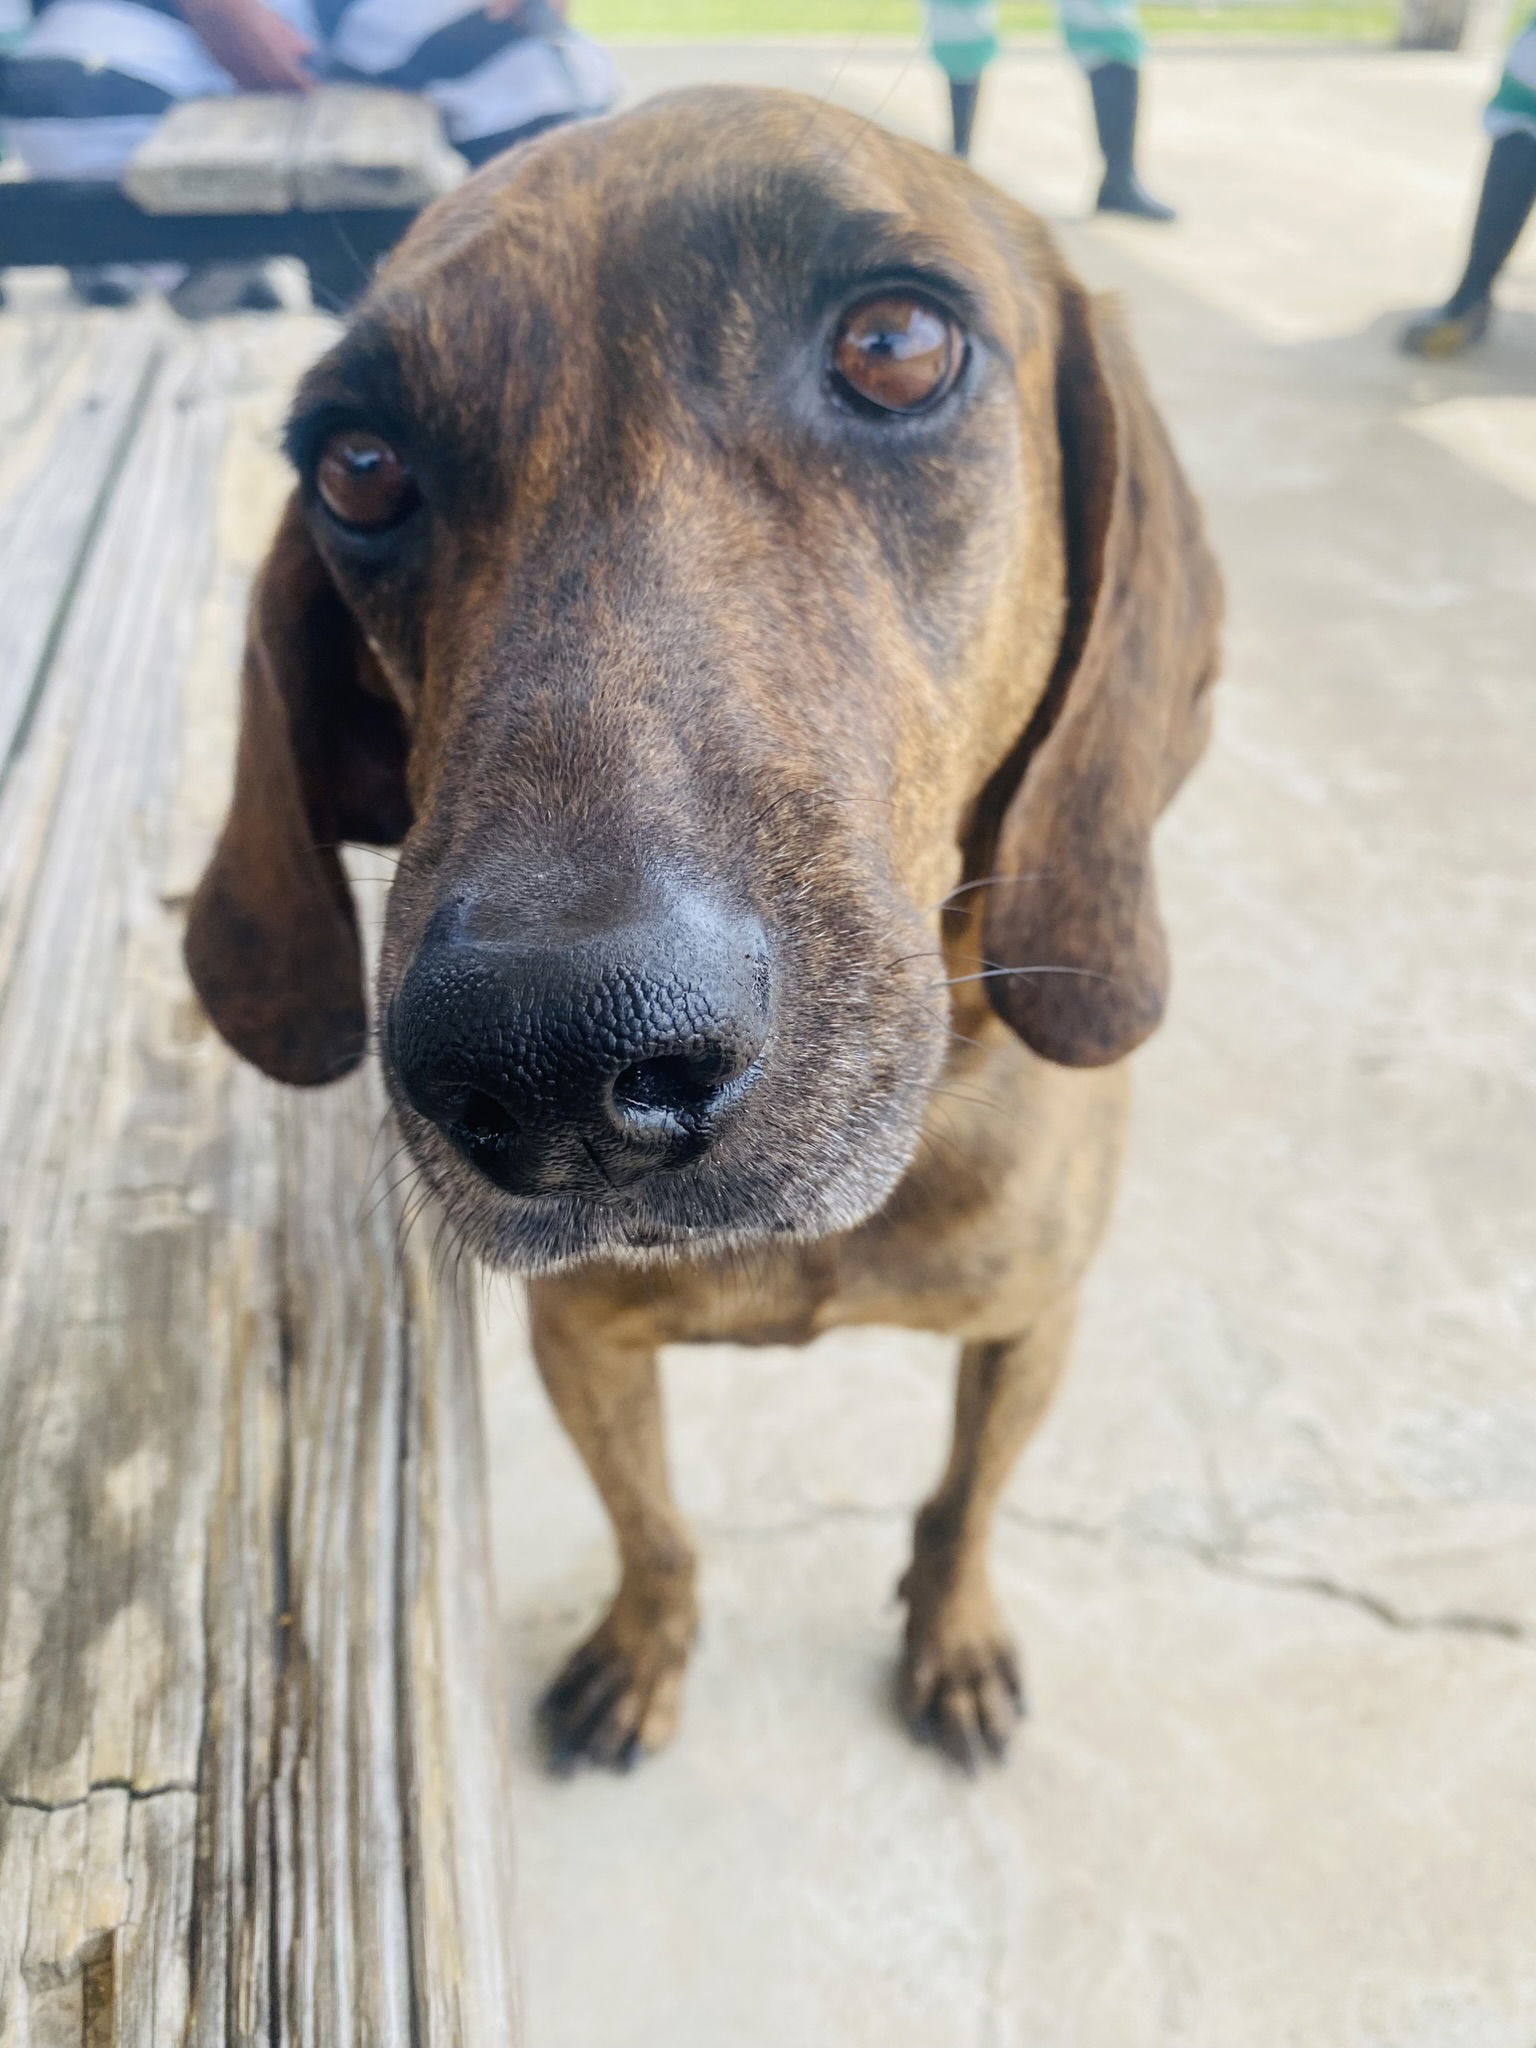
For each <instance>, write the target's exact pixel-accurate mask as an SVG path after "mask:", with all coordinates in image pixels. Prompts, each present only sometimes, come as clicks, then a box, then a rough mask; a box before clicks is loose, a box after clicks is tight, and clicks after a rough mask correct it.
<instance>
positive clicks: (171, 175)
mask: <svg viewBox="0 0 1536 2048" xmlns="http://www.w3.org/2000/svg"><path fill="white" fill-rule="evenodd" d="M304 104H305V103H304V100H303V98H302V97H301V96H300V95H299V94H297V93H276V92H242V93H231V94H228V95H226V96H224V97H222V98H216V99H202V100H183V101H181V103H180V104H179V105H177V106H174V107H172V108H170V109H169V111H168V112H167V113H166V114H165V115H164V116H163V117H162V118H161V120H160V121H159V123H158V124H157V126H156V128H155V130H154V133H153V134H152V135H151V136H150V137H149V138H148V140H147V141H145V142H143V143H141V144H140V145H139V148H138V149H137V150H136V151H135V153H134V155H133V157H132V159H131V161H130V162H129V164H128V167H127V169H126V170H125V171H124V173H123V178H122V185H123V190H124V191H125V192H126V193H127V194H128V196H129V198H130V199H132V200H133V201H134V202H135V203H136V204H137V205H139V206H142V207H143V209H144V211H145V212H146V213H286V212H287V210H288V208H289V207H290V206H292V204H293V189H294V187H293V156H294V145H295V141H296V138H297V136H298V132H299V127H300V123H301V121H302V120H303V116H304Z"/></svg>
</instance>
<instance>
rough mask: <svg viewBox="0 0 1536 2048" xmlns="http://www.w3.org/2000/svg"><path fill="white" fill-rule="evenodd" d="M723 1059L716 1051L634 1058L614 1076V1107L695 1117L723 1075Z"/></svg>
mask: <svg viewBox="0 0 1536 2048" xmlns="http://www.w3.org/2000/svg"><path fill="white" fill-rule="evenodd" d="M725 1066H726V1062H725V1061H724V1059H722V1058H721V1056H720V1055H719V1054H718V1053H708V1054H703V1055H701V1056H699V1057H697V1058H689V1056H688V1055H687V1054H685V1053H660V1054H658V1055H657V1056H656V1058H655V1059H649V1060H636V1061H635V1062H634V1063H633V1065H631V1066H627V1067H625V1069H624V1070H623V1072H622V1073H621V1074H619V1075H617V1076H616V1077H615V1080H614V1083H613V1100H614V1106H615V1107H616V1108H617V1109H619V1110H621V1111H622V1110H640V1111H645V1110H652V1111H654V1110H664V1111H670V1112H671V1114H672V1115H674V1116H698V1115H700V1114H701V1113H702V1112H703V1111H704V1110H706V1109H708V1108H709V1106H710V1104H711V1103H712V1102H713V1101H714V1098H715V1096H716V1095H717V1094H718V1093H719V1090H720V1084H721V1082H722V1080H723V1079H724V1078H725Z"/></svg>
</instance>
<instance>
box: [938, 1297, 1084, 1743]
mask: <svg viewBox="0 0 1536 2048" xmlns="http://www.w3.org/2000/svg"><path fill="white" fill-rule="evenodd" d="M1075 1311H1076V1299H1075V1297H1074V1296H1073V1295H1070V1294H1069V1295H1067V1296H1066V1297H1064V1298H1063V1299H1062V1300H1061V1301H1059V1302H1057V1303H1056V1304H1055V1305H1054V1306H1053V1307H1051V1308H1050V1309H1049V1310H1047V1311H1046V1313H1045V1314H1044V1315H1043V1316H1041V1317H1040V1319H1039V1320H1038V1321H1037V1322H1036V1323H1035V1325H1034V1326H1033V1328H1032V1329H1030V1330H1028V1331H1026V1332H1025V1334H1024V1335H1023V1336H1020V1337H1010V1338H1004V1339H1002V1340H1000V1341H997V1342H993V1343H985V1344H967V1345H966V1347H965V1349H964V1350H963V1351H962V1353H961V1355H960V1377H959V1383H958V1385H957V1388H956V1392H955V1433H954V1440H953V1443H952V1444H951V1447H950V1453H949V1465H948V1467H947V1469H946V1471H945V1473H944V1477H943V1479H942V1480H941V1481H940V1484H939V1487H938V1490H937V1492H936V1493H935V1494H934V1495H933V1497H932V1499H931V1500H929V1501H928V1503H927V1504H926V1506H925V1507H924V1508H923V1510H922V1512H921V1513H920V1514H919V1516H918V1518H917V1533H916V1541H915V1543H914V1546H913V1553H912V1563H911V1566H910V1568H909V1570H908V1572H907V1575H906V1577H905V1578H904V1579H903V1580H902V1582H901V1596H902V1598H903V1599H904V1600H905V1601H906V1603H907V1633H906V1650H905V1654H904V1656H903V1659H902V1668H901V1704H902V1710H903V1712H904V1713H905V1714H906V1717H907V1721H908V1724H909V1725H910V1727H911V1728H912V1730H913V1733H914V1734H916V1735H917V1736H919V1737H920V1738H921V1739H922V1740H923V1741H927V1742H935V1743H937V1744H938V1745H939V1747H940V1748H941V1749H943V1750H944V1751H945V1753H946V1754H947V1755H949V1756H951V1757H953V1758H954V1759H955V1761H956V1762H957V1763H960V1764H963V1765H964V1766H965V1767H966V1768H967V1769H971V1768H973V1767H974V1766H975V1764H976V1763H977V1762H979V1761H980V1759H981V1757H982V1756H983V1755H986V1754H990V1755H992V1756H997V1757H1000V1756H1001V1755H1002V1754H1003V1752H1004V1750H1005V1749H1006V1748H1007V1745H1008V1738H1009V1736H1010V1735H1011V1734H1012V1732H1013V1728H1014V1725H1015V1723H1016V1722H1017V1721H1018V1720H1019V1718H1020V1717H1021V1715H1022V1714H1023V1712H1024V1688H1023V1684H1022V1681H1021V1679H1020V1675H1019V1661H1018V1653H1017V1651H1016V1649H1015V1647H1014V1644H1013V1639H1012V1637H1011V1636H1010V1635H1009V1633H1008V1630H1007V1628H1006V1626H1005V1624H1004V1622H1003V1619H1002V1616H1001V1614H1000V1613H999V1611H998V1606H997V1601H996V1599H995V1598H994V1596H993V1592H992V1582H991V1576H990V1574H989V1572H988V1569H987V1542H988V1537H989V1535H990V1532H991V1527H992V1517H993V1514H994V1512H995V1510H996V1507H997V1502H998V1498H999V1496H1000V1495H1001V1493H1002V1490H1003V1487H1004V1485H1005V1484H1006V1483H1007V1479H1008V1475H1009V1473H1010V1472H1011V1471H1012V1469H1013V1466H1014V1462H1015V1460H1016V1459H1017V1458H1018V1455H1019V1453H1020V1451H1021V1450H1022V1449H1023V1448H1024V1445H1025V1444H1026V1443H1027V1442H1028V1440H1029V1438H1030V1436H1031V1435H1032V1434H1033V1432H1034V1430H1035V1427H1036V1425H1037V1423H1038V1422H1039V1421H1040V1418H1041V1417H1042V1416H1043V1415H1044V1413H1045V1411H1046V1409H1047V1408H1048V1407H1049V1405H1050V1400H1051V1396H1052V1394H1053V1393H1054V1391H1055V1388H1056V1384H1057V1382H1058V1380H1059V1379H1060V1377H1061V1372H1062V1367H1063V1366H1064V1365H1065V1363H1066V1358H1067V1350H1068V1346H1069V1345H1070V1343H1071V1338H1072V1324H1073V1318H1074V1314H1075Z"/></svg>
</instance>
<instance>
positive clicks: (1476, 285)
mask: <svg viewBox="0 0 1536 2048" xmlns="http://www.w3.org/2000/svg"><path fill="white" fill-rule="evenodd" d="M1533 202H1536V136H1533V135H1527V134H1526V133H1525V132H1524V131H1523V130H1521V131H1519V132H1517V133H1515V134H1513V135H1501V136H1500V137H1499V138H1498V140H1497V141H1496V142H1495V143H1494V145H1493V147H1492V149H1490V150H1489V152H1488V168H1487V170H1486V171H1485V172H1484V173H1483V189H1482V193H1481V196H1480V197H1479V199H1478V202H1477V218H1476V220H1474V221H1473V223H1472V246H1471V248H1470V249H1469V250H1468V251H1467V267H1466V269H1465V270H1464V271H1463V272H1462V274H1461V282H1460V284H1458V285H1457V287H1456V289H1455V291H1453V292H1452V293H1451V296H1450V297H1449V298H1448V299H1447V300H1446V302H1445V304H1444V305H1443V306H1436V307H1435V308H1434V309H1433V310H1432V311H1431V312H1428V313H1419V314H1416V315H1415V316H1414V318H1413V319H1412V320H1410V321H1409V323H1408V325H1407V326H1406V327H1405V328H1404V330H1403V337H1402V342H1403V347H1404V348H1405V349H1406V350H1407V351H1408V353H1409V354H1410V355H1415V356H1432V357H1440V358H1443V357H1446V356H1459V355H1460V354H1461V352H1462V350H1463V349H1465V348H1470V347H1471V346H1472V344H1473V343H1474V342H1477V341H1481V340H1482V338H1483V336H1484V335H1485V334H1486V333H1487V331H1488V320H1489V316H1490V314H1491V313H1492V311H1493V283H1494V279H1495V278H1496V277H1497V276H1498V274H1499V272H1500V271H1501V270H1502V269H1503V268H1504V265H1505V264H1506V263H1507V262H1508V261H1509V258H1510V255H1511V253H1512V251H1513V249H1514V246H1515V244H1516V242H1518V241H1519V239H1520V233H1521V230H1522V229H1523V228H1524V226H1525V224H1526V221H1527V220H1528V219H1529V218H1530V212H1531V206H1532V204H1533Z"/></svg>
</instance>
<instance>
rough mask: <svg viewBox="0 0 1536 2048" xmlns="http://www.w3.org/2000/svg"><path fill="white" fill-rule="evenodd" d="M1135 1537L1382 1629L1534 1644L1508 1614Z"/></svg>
mask: <svg viewBox="0 0 1536 2048" xmlns="http://www.w3.org/2000/svg"><path fill="white" fill-rule="evenodd" d="M1001 1513H1002V1515H1003V1517H1004V1519H1005V1520H1007V1521H1010V1522H1012V1523H1014V1524H1015V1525H1016V1526H1017V1527H1019V1528H1023V1529H1029V1530H1031V1531H1032V1532H1033V1533H1034V1534H1036V1535H1039V1536H1063V1537H1067V1538H1069V1539H1071V1540H1072V1541H1074V1542H1079V1543H1097V1544H1107V1543H1110V1542H1113V1541H1114V1540H1116V1539H1117V1538H1121V1539H1126V1540H1129V1539H1128V1537H1127V1531H1126V1530H1125V1529H1124V1528H1123V1527H1117V1526H1116V1525H1114V1524H1113V1523H1103V1524H1101V1523H1094V1522H1082V1521H1074V1520H1072V1519H1070V1518H1069V1517H1066V1516H1060V1515H1035V1514H1031V1513H1030V1512H1029V1511H1028V1510H1027V1509H1024V1508H1016V1507H1008V1506H1004V1507H1003V1509H1002V1510H1001ZM1134 1540H1135V1541H1136V1542H1138V1543H1139V1544H1141V1546H1142V1547H1143V1548H1144V1549H1146V1550H1147V1551H1149V1552H1150V1551H1162V1552H1163V1553H1164V1554H1166V1555H1169V1556H1175V1557H1185V1558H1189V1559H1191V1560H1192V1561H1193V1562H1194V1563H1196V1564H1199V1565H1203V1566H1204V1567H1205V1568H1206V1570H1207V1571H1213V1572H1220V1573H1222V1574H1223V1575H1224V1576H1225V1577H1227V1578H1233V1579H1241V1580H1242V1581H1243V1583H1244V1584H1245V1585H1249V1586H1264V1587H1267V1588H1268V1589H1269V1590H1270V1591H1271V1592H1275V1593H1301V1594H1309V1595H1311V1596H1312V1597H1314V1598H1316V1599H1320V1600H1335V1601H1338V1602H1339V1603H1340V1604H1341V1605H1343V1606H1346V1607H1353V1608H1354V1609H1355V1611H1356V1612H1357V1613H1359V1614H1365V1615H1369V1616H1370V1618H1371V1619H1372V1620H1373V1621H1377V1622H1380V1623H1381V1625H1382V1627H1383V1628H1392V1629H1398V1630H1400V1631H1401V1632H1402V1633H1403V1634H1405V1635H1465V1636H1486V1637H1490V1638H1492V1639H1493V1640H1495V1641H1498V1642H1507V1643H1524V1644H1527V1645H1530V1644H1536V1629H1532V1628H1529V1627H1527V1626H1526V1625H1525V1624H1523V1623H1521V1622H1518V1621H1512V1620H1510V1619H1509V1617H1508V1616H1506V1615H1501V1614H1475V1613H1468V1612H1464V1611H1460V1610H1452V1611H1450V1612H1448V1613H1443V1614H1412V1613H1409V1612H1408V1611H1407V1610H1406V1609H1404V1608H1401V1607H1398V1606H1395V1605H1394V1604H1393V1603H1392V1602H1391V1601H1390V1600H1384V1599H1382V1597H1381V1596H1380V1594H1378V1593H1371V1592H1367V1591H1366V1590H1365V1588H1364V1587H1362V1586H1348V1585H1345V1584H1344V1582H1343V1581H1342V1580H1340V1579H1334V1578H1330V1577H1329V1576H1328V1575H1327V1574H1326V1573H1323V1572H1284V1571H1265V1570H1263V1569H1262V1568H1261V1567H1259V1566H1258V1565H1255V1564H1253V1563H1251V1562H1250V1561H1249V1560H1248V1559H1246V1558H1245V1557H1243V1556H1242V1555H1241V1554H1240V1553H1239V1552H1237V1551H1234V1550H1231V1549H1226V1548H1223V1547H1222V1546H1220V1545H1218V1544H1212V1543H1200V1542H1197V1541H1195V1540H1193V1539H1191V1540H1188V1541H1183V1542H1181V1541H1180V1540H1179V1539H1178V1538H1177V1537H1173V1536H1164V1535H1141V1536H1138V1537H1137V1538H1135V1539H1134Z"/></svg>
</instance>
